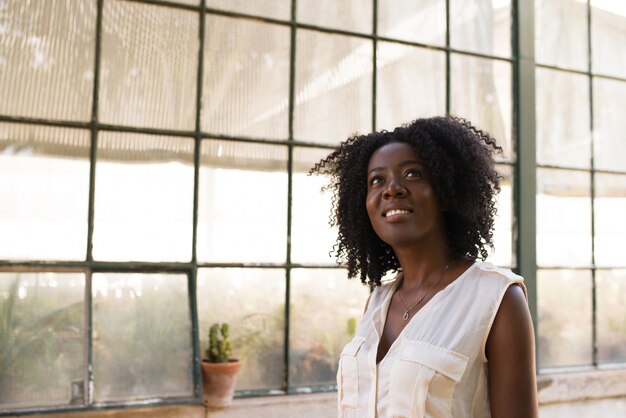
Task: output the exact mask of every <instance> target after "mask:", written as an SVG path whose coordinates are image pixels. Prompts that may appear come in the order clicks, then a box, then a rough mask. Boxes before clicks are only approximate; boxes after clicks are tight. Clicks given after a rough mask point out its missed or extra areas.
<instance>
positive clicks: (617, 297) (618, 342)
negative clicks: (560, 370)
mask: <svg viewBox="0 0 626 418" xmlns="http://www.w3.org/2000/svg"><path fill="white" fill-rule="evenodd" d="M596 289H597V298H598V299H597V303H596V306H597V309H598V360H599V361H600V362H602V363H610V362H625V361H626V270H598V271H597V272H596Z"/></svg>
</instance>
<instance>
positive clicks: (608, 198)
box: [594, 174, 626, 267]
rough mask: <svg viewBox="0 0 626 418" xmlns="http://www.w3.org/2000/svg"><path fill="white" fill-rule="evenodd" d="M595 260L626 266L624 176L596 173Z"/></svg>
mask: <svg viewBox="0 0 626 418" xmlns="http://www.w3.org/2000/svg"><path fill="white" fill-rule="evenodd" d="M594 217H595V225H594V226H595V230H594V232H595V242H594V244H595V248H594V254H595V263H596V265H599V266H605V267H626V256H624V242H626V176H620V175H612V174H596V176H595V201H594Z"/></svg>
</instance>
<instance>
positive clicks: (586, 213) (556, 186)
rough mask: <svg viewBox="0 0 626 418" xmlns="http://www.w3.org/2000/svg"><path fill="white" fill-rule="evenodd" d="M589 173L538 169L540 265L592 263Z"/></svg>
mask: <svg viewBox="0 0 626 418" xmlns="http://www.w3.org/2000/svg"><path fill="white" fill-rule="evenodd" d="M590 191H591V180H590V175H589V173H585V172H578V171H571V170H554V169H541V168H540V169H537V265H539V266H567V267H572V266H588V265H590V264H591V198H590V197H589V196H590Z"/></svg>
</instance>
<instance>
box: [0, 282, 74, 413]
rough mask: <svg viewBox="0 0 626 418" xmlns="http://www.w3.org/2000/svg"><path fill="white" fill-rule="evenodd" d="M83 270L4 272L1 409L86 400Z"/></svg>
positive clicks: (1, 292) (0, 303)
mask: <svg viewBox="0 0 626 418" xmlns="http://www.w3.org/2000/svg"><path fill="white" fill-rule="evenodd" d="M84 296H85V281H84V276H83V275H82V274H80V273H0V347H2V351H1V354H0V409H13V408H20V407H29V408H33V407H37V406H44V405H46V406H52V405H69V404H70V403H76V404H82V403H84V402H85V401H86V400H85V399H84V396H83V394H84V393H85V385H84V379H85V352H84V341H85V340H84V334H83V328H84V314H83V305H84V302H83V300H84Z"/></svg>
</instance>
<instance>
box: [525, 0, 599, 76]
mask: <svg viewBox="0 0 626 418" xmlns="http://www.w3.org/2000/svg"><path fill="white" fill-rule="evenodd" d="M587 33H588V32H587V1H586V0H585V1H581V0H535V57H536V60H537V62H539V63H541V64H546V65H554V66H557V67H562V68H571V69H575V70H581V71H587V70H588V67H589V58H588V54H589V53H588V49H587V48H588V45H589V41H588V40H587Z"/></svg>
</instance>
